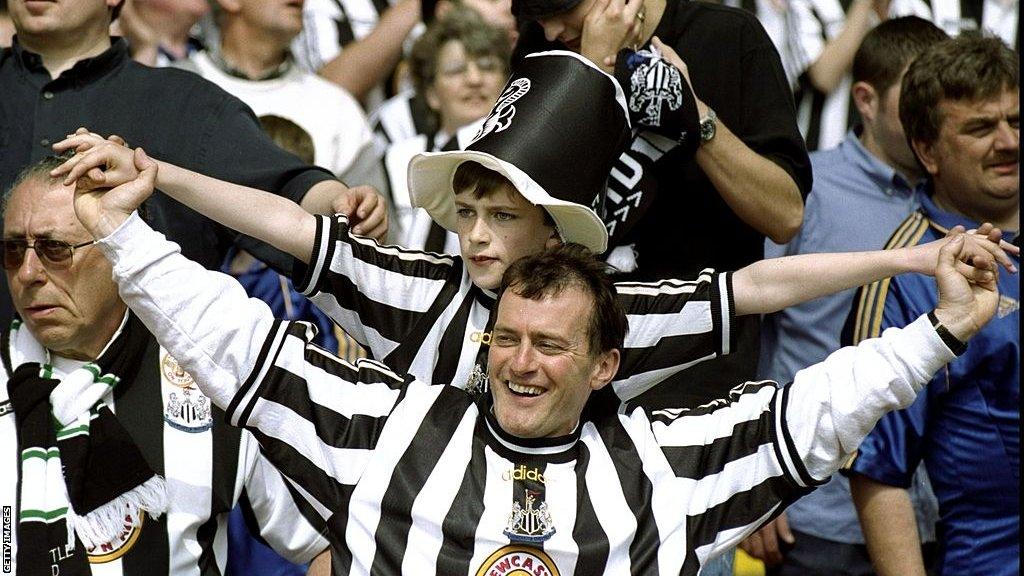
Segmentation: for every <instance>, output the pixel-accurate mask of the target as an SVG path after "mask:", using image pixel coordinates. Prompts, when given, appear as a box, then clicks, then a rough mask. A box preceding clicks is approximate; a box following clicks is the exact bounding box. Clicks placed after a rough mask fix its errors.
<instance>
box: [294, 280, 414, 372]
mask: <svg viewBox="0 0 1024 576" xmlns="http://www.w3.org/2000/svg"><path fill="white" fill-rule="evenodd" d="M310 301H311V302H313V304H315V305H316V307H317V308H319V309H320V310H321V311H322V312H323V313H324V314H327V317H328V318H330V319H331V320H333V321H334V323H335V324H337V325H338V326H340V327H341V328H342V329H343V330H344V331H345V332H347V333H348V334H349V335H350V336H352V337H353V338H355V339H356V340H357V341H359V342H360V343H365V344H366V347H367V348H368V349H369V350H371V351H372V352H373V355H374V356H375V357H377V358H384V357H386V356H387V355H388V354H391V352H392V351H394V349H395V348H398V345H399V342H396V341H394V340H390V339H388V338H385V337H384V336H381V334H380V332H378V331H377V330H375V329H373V328H371V327H369V326H365V325H363V321H362V319H361V318H360V317H359V314H358V313H357V312H356V311H354V310H351V309H349V308H345V307H344V306H342V305H341V304H339V303H338V299H337V298H335V296H334V295H333V294H328V293H326V292H320V293H319V294H317V295H316V296H313V297H311V298H310Z"/></svg>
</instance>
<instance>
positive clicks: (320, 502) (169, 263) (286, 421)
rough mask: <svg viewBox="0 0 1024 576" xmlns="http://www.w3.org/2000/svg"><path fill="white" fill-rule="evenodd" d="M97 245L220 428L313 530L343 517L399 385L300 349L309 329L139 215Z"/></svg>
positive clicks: (381, 371)
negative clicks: (287, 486)
mask: <svg viewBox="0 0 1024 576" xmlns="http://www.w3.org/2000/svg"><path fill="white" fill-rule="evenodd" d="M99 245H100V247H101V249H102V250H103V252H104V254H105V255H106V256H107V258H108V259H109V260H110V262H111V263H112V264H113V268H114V279H115V280H116V281H117V283H118V287H119V289H120V293H121V297H122V299H124V301H125V302H126V303H127V304H128V305H129V306H130V307H131V308H132V309H133V310H134V311H135V312H136V313H137V314H138V316H139V318H140V319H141V320H142V321H143V323H145V324H146V326H147V327H148V328H149V329H150V331H151V332H152V333H153V335H154V336H155V337H156V339H157V341H159V342H160V343H161V344H162V345H163V346H164V347H165V348H166V349H167V350H168V352H169V353H170V354H171V355H172V356H174V357H175V358H177V359H178V361H179V363H180V364H181V366H182V368H184V369H185V370H186V371H188V372H189V373H190V374H192V376H193V377H194V378H195V380H196V383H197V384H198V385H199V387H200V389H201V390H202V391H203V393H204V394H206V395H207V396H209V397H210V399H211V400H212V401H213V402H214V404H216V405H217V406H218V407H220V408H222V409H223V410H224V412H225V417H226V418H227V420H228V421H229V422H230V423H231V424H232V425H235V426H244V427H246V428H248V429H249V430H250V431H251V432H252V434H253V436H255V437H256V439H257V440H258V441H259V442H260V445H261V446H262V447H263V449H264V451H265V453H266V454H267V457H268V458H269V459H270V461H271V462H272V463H273V464H274V465H275V466H276V467H278V468H279V469H280V470H281V471H282V472H283V473H284V474H285V475H286V476H288V477H289V480H291V481H292V482H293V485H294V486H295V487H296V488H297V489H298V490H299V491H300V493H301V494H302V495H303V497H304V498H305V499H306V500H307V501H308V502H309V503H310V504H311V505H312V506H314V507H315V508H316V509H317V511H318V512H320V513H321V514H322V517H323V518H325V519H326V518H328V517H330V515H331V514H330V512H331V510H333V509H335V508H336V507H338V506H342V505H344V504H345V498H346V496H345V495H346V494H348V493H350V491H348V492H346V490H345V489H344V486H346V485H347V486H352V485H354V484H355V482H356V481H357V479H358V478H359V476H360V474H361V473H362V470H363V469H364V467H365V466H366V463H367V461H368V460H369V458H370V455H371V454H372V452H373V449H374V447H375V445H376V442H377V439H378V437H379V435H380V432H381V430H382V428H383V426H384V423H385V422H386V420H387V418H388V415H389V414H390V413H391V411H392V410H393V409H394V407H395V405H396V404H397V403H398V402H399V401H400V400H401V398H402V396H403V395H404V391H405V386H404V382H403V379H402V378H400V377H398V376H397V375H395V374H394V373H392V372H391V371H390V370H388V369H387V368H386V367H384V366H383V365H381V364H379V363H377V362H373V361H370V360H360V361H359V362H358V363H357V364H356V365H352V364H348V363H346V362H343V361H341V360H339V359H337V358H336V357H333V356H331V355H329V354H328V353H326V352H324V351H322V350H321V349H319V348H317V347H316V346H314V345H312V344H310V343H309V342H310V340H311V339H312V337H313V335H314V334H315V328H314V327H313V326H311V325H308V324H304V323H287V322H280V321H277V320H275V319H274V318H273V315H272V314H271V312H270V309H269V308H268V307H267V306H266V304H264V303H263V302H261V301H259V300H256V299H250V298H248V297H247V296H246V294H245V291H244V290H243V289H242V288H241V286H240V285H239V284H238V283H237V282H236V281H235V280H234V279H233V278H231V277H230V276H227V275H225V274H221V273H219V272H214V271H209V270H206V269H204V268H202V267H201V266H199V265H198V264H196V263H194V262H192V261H190V260H188V259H186V258H185V257H183V256H182V255H181V254H180V253H179V252H178V247H177V245H175V244H173V243H171V242H168V241H167V240H166V239H165V238H164V237H163V235H162V234H159V233H157V232H155V231H153V230H152V229H151V228H149V226H147V225H146V224H145V223H144V222H143V221H142V220H141V219H140V218H139V217H138V215H137V214H134V215H133V216H132V217H131V218H129V219H128V220H127V221H126V222H125V223H124V224H123V225H122V226H121V227H120V228H118V230H117V231H115V232H114V233H113V234H111V235H110V236H108V237H107V238H105V239H103V240H102V241H101V242H100V244H99ZM357 389H358V391H357ZM299 486H301V488H298V487H299Z"/></svg>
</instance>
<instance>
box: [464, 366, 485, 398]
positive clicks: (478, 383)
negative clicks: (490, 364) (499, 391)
mask: <svg viewBox="0 0 1024 576" xmlns="http://www.w3.org/2000/svg"><path fill="white" fill-rule="evenodd" d="M489 388H490V385H489V380H488V379H487V371H486V370H484V369H483V367H482V366H480V364H477V365H476V366H473V371H472V372H470V373H469V378H468V379H467V380H466V392H469V393H470V394H472V395H474V396H476V395H480V394H486V393H487V390H488V389H489Z"/></svg>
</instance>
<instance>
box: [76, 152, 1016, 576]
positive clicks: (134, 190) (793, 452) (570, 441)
mask: <svg viewBox="0 0 1024 576" xmlns="http://www.w3.org/2000/svg"><path fill="white" fill-rule="evenodd" d="M135 161H136V162H137V163H138V164H137V166H138V167H139V168H140V169H141V170H142V172H141V175H140V177H139V178H138V179H136V180H133V181H131V182H129V183H128V184H125V185H121V186H118V187H116V188H114V189H113V190H111V191H109V192H106V193H97V192H83V193H80V194H78V195H77V196H76V213H77V215H78V217H79V218H80V219H81V221H82V222H83V224H84V225H85V226H86V228H87V229H88V230H90V231H91V232H92V234H93V236H94V237H96V238H100V239H101V240H100V241H99V247H100V249H101V250H102V251H103V253H104V254H105V255H106V256H107V258H109V259H110V260H111V262H112V263H113V268H114V277H115V280H116V281H117V283H118V285H119V288H120V290H121V295H122V297H123V298H124V299H125V301H126V302H127V303H128V305H129V306H130V307H131V308H132V310H133V311H135V312H136V313H137V314H138V315H139V317H140V318H141V319H142V320H143V322H144V323H146V325H147V326H149V327H150V329H151V330H153V331H154V332H155V333H156V334H157V337H158V339H159V340H160V341H161V342H162V343H163V344H164V345H165V346H167V347H168V349H169V350H170V351H171V353H172V354H174V355H175V356H176V357H178V358H180V359H181V362H182V364H183V366H184V367H185V368H186V369H187V370H189V371H190V372H191V373H193V374H195V375H196V379H197V381H199V382H201V383H202V386H203V389H204V391H205V392H206V393H208V394H209V395H210V397H211V398H212V399H213V401H214V403H216V404H217V405H219V406H221V407H223V408H224V409H225V412H226V416H227V418H228V419H229V421H230V422H231V423H232V424H234V425H238V426H245V427H246V428H248V429H250V430H252V431H253V433H254V434H255V435H256V436H257V438H258V439H259V440H260V442H261V444H262V446H263V447H264V449H265V450H266V451H267V453H268V455H269V457H270V458H271V459H272V460H273V461H274V463H275V465H277V466H279V467H280V468H281V469H282V471H283V472H284V473H285V474H286V476H288V478H289V480H290V481H291V482H292V483H293V486H294V487H295V489H296V491H297V492H299V493H301V494H302V495H303V497H304V498H306V500H307V501H308V502H309V503H310V504H311V506H313V507H314V508H315V509H316V510H317V511H319V513H320V514H322V516H323V518H324V519H325V520H326V522H327V524H328V527H329V530H330V534H329V537H330V538H331V540H332V553H333V558H334V565H335V567H336V568H335V569H336V570H339V571H341V572H348V573H352V574H366V573H370V572H373V573H385V574H397V573H403V574H425V573H426V574H429V573H437V574H446V575H451V574H468V575H472V574H477V575H491V574H510V573H526V574H534V575H545V574H546V575H558V574H573V573H577V574H588V575H589V574H612V573H627V572H628V573H633V574H656V573H682V574H696V573H697V572H698V570H699V569H700V566H701V565H702V564H703V563H704V562H705V561H706V560H707V559H708V558H710V557H712V556H714V554H715V553H716V552H718V551H720V550H721V549H723V547H726V546H729V545H732V544H734V543H735V542H736V541H737V540H738V539H740V538H742V537H743V536H744V535H745V534H747V533H749V532H750V531H751V530H753V529H754V528H756V527H757V526H758V525H760V524H761V523H763V522H764V521H766V520H768V519H770V518H771V517H772V516H773V515H775V514H777V513H778V512H779V511H780V510H781V509H782V507H784V506H785V505H786V504H787V503H788V502H790V501H792V500H793V499H795V498H797V497H799V496H800V495H802V494H804V493H806V492H807V491H808V490H809V489H811V488H812V487H813V486H816V485H818V484H820V483H821V482H823V481H824V480H825V479H826V478H827V477H828V475H829V474H831V473H832V472H833V471H834V470H835V469H836V468H837V467H838V466H839V464H840V463H841V462H842V461H843V460H844V459H845V458H846V457H847V456H848V455H849V453H850V452H851V451H852V450H853V449H854V448H855V446H856V445H857V443H858V442H859V441H860V439H861V438H862V437H863V435H864V434H866V433H867V432H868V430H869V429H870V428H871V426H872V425H873V424H874V422H875V421H876V420H877V419H878V418H879V417H880V416H882V415H883V414H884V413H885V412H887V411H889V410H893V409H896V408H898V407H901V406H906V405H908V404H909V403H910V402H912V401H913V399H914V397H915V396H916V393H917V392H918V391H919V390H920V389H921V387H922V386H923V384H924V383H925V382H926V381H927V380H928V379H929V378H930V377H931V375H932V374H933V373H934V372H935V371H936V370H938V368H939V367H941V365H942V364H944V363H945V362H948V361H949V360H951V359H952V358H953V357H954V354H953V353H952V352H951V351H950V350H951V348H958V347H960V346H962V344H961V342H962V341H964V340H966V339H968V338H970V337H971V336H972V335H973V334H974V333H975V332H977V331H978V330H979V329H980V327H981V326H983V325H984V324H985V323H986V322H987V321H988V320H989V318H991V317H992V315H993V314H994V312H995V308H996V302H997V301H998V293H997V292H996V291H995V285H994V282H995V280H994V278H995V277H994V273H993V272H992V268H993V267H994V266H995V259H994V258H993V257H992V255H991V254H989V253H988V252H982V253H978V254H975V255H973V259H972V261H973V264H974V266H976V267H977V268H973V269H972V268H969V267H967V266H965V265H963V263H962V261H964V260H966V259H967V258H968V254H967V252H966V251H965V250H966V248H965V246H966V244H967V241H966V239H965V235H964V234H955V235H954V236H953V237H952V238H951V239H949V240H948V241H947V242H944V243H943V246H942V248H941V251H940V252H939V254H938V258H937V266H936V278H937V281H938V283H939V289H940V292H941V294H942V297H941V298H940V299H939V304H938V306H937V307H936V309H935V310H934V311H933V312H932V313H931V314H929V315H927V317H926V316H922V317H921V318H919V319H917V320H915V321H914V322H913V323H912V324H911V325H909V326H908V327H907V328H906V329H893V330H891V331H889V332H887V333H886V334H884V335H883V336H882V337H881V338H879V339H876V340H872V341H868V342H865V343H863V344H862V345H861V346H859V347H857V348H849V349H845V350H842V351H840V352H838V353H836V354H834V355H832V356H831V357H830V358H829V359H827V360H826V361H824V362H822V363H820V364H818V365H815V366H812V367H810V368H808V369H806V370H804V371H802V372H801V373H799V374H798V375H797V376H796V378H795V381H794V383H793V385H792V386H789V387H787V388H785V389H778V388H777V387H776V386H775V384H774V383H772V382H750V383H747V384H744V385H742V386H739V387H737V388H736V389H734V390H733V391H732V392H731V393H730V395H729V397H728V398H726V399H723V400H722V401H720V402H716V403H714V404H711V405H708V406H705V407H702V408H699V409H694V410H689V411H661V412H658V413H654V414H650V415H648V414H646V413H645V412H644V411H643V410H642V409H636V410H633V411H631V412H629V413H618V414H617V413H611V412H605V411H589V410H587V409H586V406H587V401H588V399H589V398H590V397H591V395H592V392H593V391H596V390H600V389H602V388H603V387H604V386H606V385H608V384H609V383H610V382H611V381H612V378H613V377H614V374H615V372H616V370H617V369H618V366H619V363H620V359H621V352H620V348H621V347H622V344H623V341H624V337H625V334H626V330H627V322H626V317H625V314H624V311H623V309H622V307H621V306H620V305H619V303H618V298H617V296H616V295H615V292H614V288H613V286H612V284H611V283H610V281H609V280H608V278H607V276H606V274H605V273H604V269H603V265H602V264H600V263H598V262H596V261H594V260H592V259H590V257H589V255H588V254H587V253H586V251H585V250H584V249H582V248H580V247H578V246H573V245H570V246H565V247H561V248H557V249H554V250H551V251H547V252H544V253H541V254H537V255H534V256H530V257H527V258H524V259H521V260H519V261H518V262H517V263H515V264H513V265H512V266H511V267H510V269H509V270H508V271H507V272H506V274H505V276H504V278H503V281H502V285H501V286H500V287H499V291H498V296H497V298H498V301H499V305H498V310H497V318H496V321H495V323H494V326H493V329H492V331H491V334H492V351H491V354H490V358H489V363H488V371H489V375H490V379H491V383H492V386H491V388H490V392H489V393H488V394H483V395H479V396H475V397H474V396H473V395H470V394H468V393H466V392H465V391H462V390H458V389H456V388H455V387H451V386H429V385H426V384H424V383H422V382H418V381H416V380H415V379H414V378H413V377H411V376H409V377H404V378H403V377H400V376H398V375H397V374H395V373H394V372H392V371H391V370H389V369H388V368H387V367H386V366H384V365H382V364H380V363H377V362H375V361H371V360H362V361H360V362H359V363H358V364H357V365H355V366H353V365H351V364H347V363H345V362H342V361H340V360H338V359H337V358H335V357H332V356H331V355H329V354H328V353H326V352H324V351H322V350H321V349H319V348H317V347H316V346H313V345H310V344H309V338H310V337H311V330H310V328H309V327H308V326H307V325H304V324H295V323H287V322H280V321H277V320H275V319H274V318H273V317H272V315H271V314H270V312H269V310H268V309H267V308H266V306H265V305H264V304H262V303H261V302H259V301H257V300H249V299H247V298H246V297H245V294H244V292H243V291H242V289H241V288H240V287H239V286H238V285H237V284H236V283H235V282H234V281H233V280H232V279H230V278H228V277H226V276H223V275H220V274H218V273H214V272H207V271H205V270H202V269H201V268H200V267H199V266H198V265H195V264H193V263H191V262H189V261H188V260H186V259H185V258H183V257H182V256H180V255H179V254H178V250H177V247H176V246H175V245H174V244H172V243H170V242H167V241H166V240H165V239H163V238H162V237H161V236H160V235H159V234H157V233H154V232H153V231H152V230H151V229H149V227H148V226H147V225H145V224H144V223H143V222H142V220H141V219H140V218H139V217H138V216H137V214H134V213H133V211H134V209H135V207H136V206H138V204H139V203H140V202H141V200H142V199H144V198H145V197H147V196H148V195H149V194H150V193H151V192H152V190H153V185H154V182H155V180H156V174H155V173H156V164H155V163H153V162H152V161H151V160H149V159H148V158H147V157H146V156H145V154H144V153H141V152H140V153H137V155H136V157H135ZM982 242H983V241H982ZM933 254H934V252H933ZM861 257H863V255H862V256H861ZM958 258H959V259H960V260H961V262H957V259H958ZM957 267H959V268H957ZM961 271H962V273H961ZM968 280H970V282H969V281H968ZM170 318H173V319H174V320H173V321H168V320H169V319H170Z"/></svg>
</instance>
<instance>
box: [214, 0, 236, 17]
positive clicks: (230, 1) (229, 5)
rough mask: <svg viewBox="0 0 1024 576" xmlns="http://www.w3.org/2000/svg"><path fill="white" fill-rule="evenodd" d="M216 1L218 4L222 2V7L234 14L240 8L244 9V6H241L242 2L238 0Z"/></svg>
mask: <svg viewBox="0 0 1024 576" xmlns="http://www.w3.org/2000/svg"><path fill="white" fill-rule="evenodd" d="M215 1H216V2H217V4H220V7H221V9H222V10H224V11H225V12H228V13H230V14H234V13H236V12H238V11H239V10H241V9H242V6H241V4H239V3H238V0H215Z"/></svg>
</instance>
